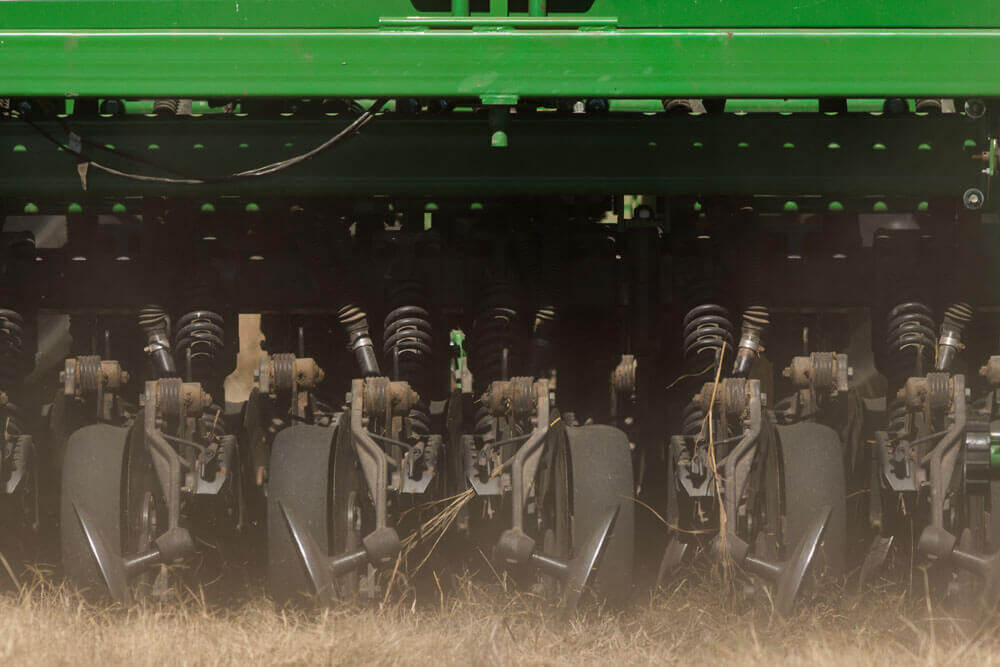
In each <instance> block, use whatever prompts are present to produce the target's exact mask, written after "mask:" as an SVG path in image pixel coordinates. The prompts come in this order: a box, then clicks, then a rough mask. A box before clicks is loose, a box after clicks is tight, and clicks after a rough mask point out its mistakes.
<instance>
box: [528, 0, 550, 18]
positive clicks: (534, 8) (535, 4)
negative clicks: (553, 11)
mask: <svg viewBox="0 0 1000 667" xmlns="http://www.w3.org/2000/svg"><path fill="white" fill-rule="evenodd" d="M548 13H549V8H548V3H547V2H546V0H529V2H528V16H545V15H546V14H548Z"/></svg>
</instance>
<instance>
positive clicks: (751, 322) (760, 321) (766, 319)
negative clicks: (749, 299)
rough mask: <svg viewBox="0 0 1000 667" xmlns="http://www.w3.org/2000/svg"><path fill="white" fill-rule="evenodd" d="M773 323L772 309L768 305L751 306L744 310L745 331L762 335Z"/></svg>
mask: <svg viewBox="0 0 1000 667" xmlns="http://www.w3.org/2000/svg"><path fill="white" fill-rule="evenodd" d="M770 324H771V311H769V310H768V309H767V306H749V307H748V308H747V309H746V310H744V311H743V323H742V327H743V329H742V331H743V333H755V334H757V335H760V333H761V332H762V331H764V329H766V328H767V327H768V326H770Z"/></svg>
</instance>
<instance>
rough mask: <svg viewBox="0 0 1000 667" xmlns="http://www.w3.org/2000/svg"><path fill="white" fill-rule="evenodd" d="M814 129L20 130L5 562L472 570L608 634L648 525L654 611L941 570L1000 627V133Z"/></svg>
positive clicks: (952, 107)
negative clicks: (659, 604) (711, 582)
mask: <svg viewBox="0 0 1000 667" xmlns="http://www.w3.org/2000/svg"><path fill="white" fill-rule="evenodd" d="M798 104H799V106H794V105H792V104H791V103H790V102H788V101H779V100H770V101H761V100H756V101H747V100H742V101H741V100H729V101H726V100H724V99H721V98H710V99H709V98H705V99H698V100H689V99H669V100H658V99H657V100H613V99H612V100H608V99H604V98H592V99H586V98H583V99H577V98H565V99H563V98H560V99H552V100H548V99H527V98H526V99H514V100H506V99H504V100H486V99H472V100H470V99H466V98H461V99H459V98H455V99H447V98H419V99H418V98H397V99H391V100H389V99H383V100H378V101H372V100H361V99H358V100H355V99H344V98H337V99H323V100H318V99H307V100H302V99H256V98H255V99H235V98H234V99H225V100H207V99H206V100H191V99H158V100H155V101H152V102H141V101H137V100H131V99H129V100H121V99H117V98H100V99H77V100H74V101H73V103H72V104H68V103H67V102H66V101H65V100H62V99H52V98H23V99H21V98H10V99H5V100H4V106H3V107H2V108H3V110H4V111H3V116H2V118H0V151H3V152H4V154H5V155H6V156H7V157H6V158H5V159H4V162H3V164H2V165H0V194H2V196H3V199H2V203H3V206H4V208H3V219H4V226H3V233H2V241H3V254H2V256H0V261H2V263H3V264H2V275H0V295H2V296H3V298H4V301H3V302H2V303H0V308H2V309H3V310H0V359H2V360H3V362H4V364H5V367H4V369H3V371H2V373H0V383H2V386H0V391H2V392H3V393H2V394H0V399H2V403H0V410H2V411H3V413H4V415H5V420H6V421H5V429H4V434H5V440H4V442H5V443H6V444H5V445H4V449H3V450H2V451H3V458H2V459H0V475H2V477H0V482H2V486H0V491H3V495H0V510H2V515H0V521H2V522H3V525H5V526H6V525H8V524H9V525H11V526H12V528H11V529H10V530H5V531H4V533H3V535H4V539H8V538H9V539H10V540H11V541H12V543H16V544H17V545H19V548H22V547H23V548H25V549H27V550H28V553H30V549H31V548H39V546H38V545H44V543H45V542H46V540H45V537H44V534H45V531H46V525H48V526H56V527H57V528H55V529H53V530H54V532H55V533H57V534H58V535H59V541H60V543H61V552H62V560H63V564H64V569H65V572H66V574H67V576H68V577H69V579H70V580H71V581H73V582H74V583H75V584H77V585H80V586H83V587H86V588H89V589H90V590H91V591H92V592H94V593H95V594H96V595H100V596H102V595H105V594H106V593H109V594H110V596H111V597H112V598H113V599H115V600H116V601H119V602H123V603H125V602H128V601H129V600H131V599H133V598H134V597H135V596H137V595H147V594H152V593H157V592H159V593H162V592H164V591H167V590H170V589H171V587H174V586H177V585H179V584H180V583H181V582H184V581H185V580H187V579H192V578H193V579H194V580H195V581H204V580H205V579H206V578H207V577H208V576H209V573H212V572H217V571H219V570H220V568H221V569H223V570H224V569H226V568H229V567H233V566H237V567H249V566H252V565H254V564H256V565H263V566H264V568H265V569H266V572H267V577H266V578H267V581H268V586H269V590H270V592H271V593H272V594H273V595H274V596H275V597H276V598H277V599H279V600H295V599H301V598H303V597H318V598H320V599H325V600H327V601H329V600H333V599H337V598H341V597H344V596H350V595H363V596H367V597H370V598H380V596H382V595H384V594H385V591H386V587H387V586H391V582H392V577H393V576H394V574H395V573H396V572H398V571H400V569H403V570H407V569H408V568H411V567H412V568H414V569H419V567H420V565H422V561H423V559H424V558H425V557H430V556H429V554H432V552H434V551H435V550H436V549H438V547H439V546H440V547H441V549H445V548H447V549H452V550H453V551H448V554H449V558H452V555H451V554H456V555H454V560H456V561H460V560H461V558H462V556H461V555H458V554H462V553H463V546H464V551H465V552H466V554H470V553H473V552H474V551H480V550H481V551H482V552H485V553H488V554H489V555H490V558H491V560H492V561H493V562H495V563H496V564H497V565H498V566H503V567H507V568H509V569H510V570H511V571H512V572H514V573H516V575H517V576H516V578H517V579H518V580H519V581H521V582H522V583H524V585H526V586H529V587H535V588H537V589H538V590H544V591H547V592H548V593H549V594H552V595H554V596H555V595H558V596H561V597H563V598H564V599H565V600H566V601H567V604H569V605H571V606H575V605H576V604H577V603H578V601H579V600H580V599H581V598H582V597H583V596H584V594H585V593H587V594H588V595H589V594H593V595H596V597H598V598H600V599H611V600H621V599H625V598H627V597H628V595H629V593H630V592H631V590H632V588H633V584H634V581H637V578H636V577H635V576H634V573H635V571H636V565H635V563H636V555H638V556H639V559H640V560H641V559H642V558H647V559H648V557H649V554H648V553H647V552H648V548H646V549H637V548H636V543H637V541H638V542H648V541H649V539H648V536H649V535H650V534H651V532H650V529H649V528H648V527H644V526H646V523H645V519H646V517H644V516H643V513H644V512H645V511H646V510H644V509H643V506H646V507H648V508H652V509H655V510H656V511H658V512H659V513H660V514H661V515H662V517H664V518H665V523H666V524H667V526H668V528H667V529H666V532H667V533H668V536H667V540H666V541H664V544H665V545H666V548H665V553H663V556H662V559H661V562H660V573H659V576H660V580H661V581H663V580H665V578H667V577H669V576H670V575H671V573H672V572H673V570H674V569H675V568H676V567H677V566H678V565H679V564H680V563H681V562H682V561H683V560H685V559H689V558H692V557H698V556H704V557H708V558H711V559H718V560H720V561H721V562H723V563H729V564H735V565H737V566H738V569H739V570H740V571H742V572H744V573H746V574H747V575H748V576H750V577H752V578H753V580H754V581H764V582H773V584H774V586H775V587H776V598H775V600H776V603H777V604H776V606H777V608H778V609H779V611H781V612H782V613H788V612H789V611H790V610H791V609H792V607H793V605H794V603H795V601H796V599H797V597H798V594H799V591H800V589H802V587H803V585H804V584H811V585H818V586H822V585H825V584H827V583H829V582H831V581H834V580H839V579H840V578H842V577H843V576H846V575H847V574H848V573H849V572H852V571H854V570H857V569H859V568H860V575H859V579H860V583H861V584H862V585H864V584H865V583H866V582H869V581H870V580H871V578H872V577H873V576H874V575H875V574H876V573H877V572H878V571H879V569H880V568H881V567H883V566H884V563H885V561H886V559H887V557H888V556H889V555H890V554H892V553H894V552H904V551H907V550H908V549H909V548H910V547H909V546H907V545H909V544H911V543H912V544H914V545H916V546H915V547H914V548H915V550H916V555H917V556H918V557H920V558H925V559H930V560H932V561H934V562H935V568H934V569H935V571H938V572H940V577H939V578H938V579H939V581H938V582H937V583H939V584H940V588H941V592H942V594H943V595H957V596H962V595H966V596H969V595H977V594H979V593H982V594H983V595H984V596H985V598H986V599H987V601H988V602H990V603H994V602H996V600H997V598H998V597H1000V558H998V557H997V556H996V553H997V549H998V547H1000V543H998V540H1000V538H997V537H996V534H997V530H1000V527H998V526H997V525H996V519H994V518H993V513H992V500H991V498H992V491H993V490H994V489H997V490H998V492H1000V486H998V483H1000V482H998V478H997V473H996V469H997V467H998V466H1000V427H997V426H996V424H1000V417H998V416H997V410H998V408H997V396H996V391H997V387H998V386H1000V362H998V360H1000V356H997V355H998V354H1000V350H998V349H997V344H998V338H997V331H998V329H997V325H998V324H1000V322H998V318H997V315H996V313H997V309H998V306H1000V293H998V291H997V288H996V285H997V284H998V282H997V281H996V279H995V276H994V266H995V262H994V261H993V257H992V250H991V249H992V248H996V247H997V243H998V242H1000V219H998V218H997V216H996V214H995V213H994V212H993V207H992V204H993V202H992V199H991V191H990V181H991V178H992V176H993V169H994V162H995V159H996V155H997V154H996V146H995V141H996V140H995V139H994V138H992V137H994V136H995V134H994V132H993V131H992V122H993V121H992V120H991V119H992V115H991V113H992V108H993V106H994V105H993V104H988V103H987V101H982V100H979V99H952V98H948V99H938V98H933V99H931V98H928V99H917V100H914V99H903V98H889V99H878V100H871V99H865V100H850V101H848V100H844V99H839V98H838V99H829V98H823V99H819V100H808V101H802V100H800V101H798ZM257 165H264V166H257ZM43 175H44V177H43ZM626 193H627V194H626ZM250 314H256V315H259V316H260V319H259V321H260V324H259V328H260V333H261V334H262V335H263V339H264V343H263V345H262V347H263V351H262V353H261V354H260V355H258V356H257V357H256V358H255V359H253V361H252V364H251V366H252V367H253V371H252V389H251V390H250V391H249V396H248V397H237V396H236V393H234V392H233V390H232V387H231V386H230V383H232V382H234V378H236V377H237V376H239V373H236V374H234V371H236V370H237V352H238V351H240V350H241V348H242V349H243V351H244V353H245V352H246V350H247V347H248V346H247V345H246V344H245V343H246V341H245V340H244V341H241V340H240V336H241V331H242V328H241V326H240V321H241V317H244V316H247V315H250ZM241 359H242V357H241ZM32 361H33V363H32ZM32 368H34V370H33V371H32ZM980 369H981V370H980ZM241 372H242V373H243V376H246V375H247V371H246V369H245V368H243V370H242V371H241ZM227 378H228V379H227ZM53 499H57V500H53ZM663 532H664V529H663V528H662V526H660V527H659V528H658V529H657V534H658V537H657V540H660V541H663V540H662V535H663ZM31 545H34V546H31ZM442 545H443V546H442ZM658 555H659V554H657V556H658ZM476 557H477V558H478V557H479V556H478V554H477V555H476ZM178 564H181V565H183V567H175V566H176V565H178ZM195 564H196V565H195ZM640 565H641V564H640ZM639 569H640V570H641V569H642V568H641V567H639ZM654 569H655V568H654ZM807 573H808V574H809V576H807ZM967 576H973V577H977V579H976V581H981V582H985V585H981V586H978V587H976V586H969V585H967V582H966V585H964V588H963V580H964V579H965V578H966V577H967Z"/></svg>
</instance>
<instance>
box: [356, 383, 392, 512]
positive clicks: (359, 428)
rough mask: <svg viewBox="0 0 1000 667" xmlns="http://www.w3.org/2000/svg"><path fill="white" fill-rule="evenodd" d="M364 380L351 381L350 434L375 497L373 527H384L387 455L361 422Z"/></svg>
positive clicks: (370, 489)
mask: <svg viewBox="0 0 1000 667" xmlns="http://www.w3.org/2000/svg"><path fill="white" fill-rule="evenodd" d="M363 396H364V380H360V379H355V380H354V382H353V383H351V434H352V435H353V436H354V438H353V440H354V448H355V450H356V451H357V452H358V458H360V459H361V467H362V469H364V471H365V479H366V480H367V481H368V487H369V491H371V494H372V497H373V498H374V499H375V528H376V529H378V528H384V527H385V526H386V525H387V524H386V514H387V503H388V501H387V497H386V496H387V493H386V484H387V483H388V475H387V472H388V467H389V466H388V458H389V457H388V456H387V455H386V453H385V452H384V451H382V448H381V447H379V446H378V445H376V444H375V441H374V440H372V438H371V434H369V433H368V430H367V429H366V428H365V427H364V426H363V424H362V416H363V414H362V411H363V407H364V406H363V402H364V398H363Z"/></svg>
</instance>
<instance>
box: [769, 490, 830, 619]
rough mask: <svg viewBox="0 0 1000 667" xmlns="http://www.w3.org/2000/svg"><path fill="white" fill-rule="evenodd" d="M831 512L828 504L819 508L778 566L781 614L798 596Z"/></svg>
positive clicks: (792, 605) (778, 603)
mask: <svg viewBox="0 0 1000 667" xmlns="http://www.w3.org/2000/svg"><path fill="white" fill-rule="evenodd" d="M831 513H833V507H830V506H827V507H824V508H823V509H822V510H820V512H819V514H818V515H817V516H816V518H815V519H814V520H813V522H812V523H811V524H809V528H808V529H807V530H806V532H805V533H804V534H803V535H802V539H800V540H799V543H798V544H797V545H795V551H793V552H792V556H791V558H789V559H788V560H787V561H785V562H784V563H782V565H781V566H780V567H781V574H779V575H778V591H777V599H776V607H777V609H778V613H779V614H781V615H782V616H787V615H788V614H789V613H791V611H792V608H793V607H794V606H795V598H796V597H798V594H799V589H800V588H801V587H802V580H803V579H804V578H805V575H806V571H807V570H808V569H809V565H810V564H811V563H812V560H813V557H814V556H815V555H816V548H817V547H818V546H819V540H820V538H821V537H822V536H823V529H824V528H826V523H827V521H829V520H830V514H831Z"/></svg>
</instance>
